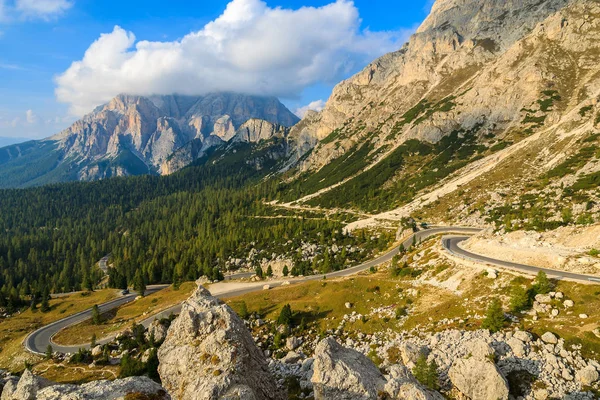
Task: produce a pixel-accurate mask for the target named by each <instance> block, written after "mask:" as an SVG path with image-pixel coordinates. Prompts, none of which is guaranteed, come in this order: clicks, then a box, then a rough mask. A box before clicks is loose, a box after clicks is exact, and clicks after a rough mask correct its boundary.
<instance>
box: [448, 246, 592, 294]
mask: <svg viewBox="0 0 600 400" xmlns="http://www.w3.org/2000/svg"><path fill="white" fill-rule="evenodd" d="M468 238H469V236H450V237H444V238H442V245H443V246H444V248H445V249H446V250H448V251H449V252H450V253H452V254H454V255H456V256H458V257H460V258H463V259H466V260H470V261H475V262H479V263H484V264H490V265H495V266H499V267H502V268H508V269H511V270H515V271H518V272H522V273H525V274H528V275H537V273H538V272H540V271H544V272H545V273H546V275H548V276H549V277H552V278H555V279H568V280H573V281H577V282H595V283H600V277H597V276H593V275H584V274H576V273H572V272H566V271H557V270H554V269H548V268H538V267H532V266H531V265H525V264H519V263H514V262H510V261H502V260H496V259H494V258H490V257H486V256H482V255H479V254H475V253H471V252H469V251H466V250H463V249H461V248H460V247H459V246H458V244H459V243H460V242H463V241H465V240H467V239H468Z"/></svg>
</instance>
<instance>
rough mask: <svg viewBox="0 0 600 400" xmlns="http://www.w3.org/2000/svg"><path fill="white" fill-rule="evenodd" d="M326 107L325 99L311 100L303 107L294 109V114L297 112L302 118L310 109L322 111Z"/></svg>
mask: <svg viewBox="0 0 600 400" xmlns="http://www.w3.org/2000/svg"><path fill="white" fill-rule="evenodd" d="M324 108H325V101H324V100H316V101H312V102H310V103H309V104H307V105H305V106H303V107H300V108H297V109H296V111H294V114H296V115H297V116H299V117H300V118H304V116H305V115H306V112H307V111H309V110H311V111H321V110H323V109H324Z"/></svg>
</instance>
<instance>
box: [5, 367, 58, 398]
mask: <svg viewBox="0 0 600 400" xmlns="http://www.w3.org/2000/svg"><path fill="white" fill-rule="evenodd" d="M51 385H54V383H53V382H51V381H49V380H48V379H45V378H42V377H40V376H36V375H34V374H32V373H31V371H30V370H28V369H26V370H25V371H24V372H23V375H21V378H20V379H19V380H18V382H16V381H15V380H8V382H6V383H5V385H4V388H3V389H2V397H0V398H1V399H2V400H36V399H38V398H39V395H38V392H39V391H41V390H42V389H43V388H45V387H48V386H51Z"/></svg>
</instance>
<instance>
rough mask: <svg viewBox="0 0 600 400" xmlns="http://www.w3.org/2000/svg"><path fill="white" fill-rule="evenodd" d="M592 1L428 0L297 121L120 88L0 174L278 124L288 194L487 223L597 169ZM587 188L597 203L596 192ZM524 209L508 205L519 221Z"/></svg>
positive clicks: (137, 165)
mask: <svg viewBox="0 0 600 400" xmlns="http://www.w3.org/2000/svg"><path fill="white" fill-rule="evenodd" d="M598 16H600V10H599V5H598V3H597V2H594V1H576V0H513V1H504V0H488V1H484V2H481V1H475V0H438V1H436V2H435V4H434V6H433V9H432V12H431V14H430V15H429V17H428V18H427V19H426V20H425V21H424V22H423V24H422V25H421V26H420V27H419V29H418V30H417V32H416V33H415V34H414V35H413V36H412V37H411V38H410V40H409V42H408V43H406V44H405V45H404V46H403V47H402V48H401V49H399V50H398V51H396V52H393V53H390V54H386V55H384V56H383V57H381V58H379V59H377V60H375V61H373V62H372V63H371V64H369V65H368V66H367V67H366V68H365V69H364V70H362V71H361V72H359V73H358V74H356V75H355V76H353V77H351V78H350V79H348V80H346V81H343V82H341V83H340V84H338V85H337V86H336V87H335V88H334V90H333V93H332V95H331V97H330V98H329V100H328V102H327V104H326V106H325V108H324V109H323V111H321V112H314V111H309V112H308V113H307V114H306V116H305V117H304V118H303V119H302V120H301V121H298V119H297V117H296V116H295V115H294V114H292V113H291V112H290V111H289V110H287V109H286V108H285V107H284V106H283V105H282V104H281V103H280V102H279V101H278V100H277V99H275V98H263V97H255V96H245V95H238V94H230V93H229V94H223V93H221V94H211V95H207V96H201V97H185V96H176V95H174V96H151V97H142V96H128V95H121V96H118V97H116V98H115V99H113V100H112V101H111V102H110V103H108V104H106V105H104V106H102V107H99V108H98V109H96V110H94V112H92V113H91V114H89V115H88V116H86V117H84V118H83V119H82V120H80V121H78V122H76V123H75V124H74V125H73V126H72V127H70V128H69V129H67V130H65V131H64V132H61V133H60V134H58V135H56V136H54V137H52V138H49V139H47V140H43V141H37V142H28V143H25V144H21V145H16V146H10V147H6V148H3V149H0V187H8V186H11V187H22V186H31V185H40V184H43V183H48V182H58V181H65V180H93V179H99V178H106V177H110V176H120V175H137V174H143V173H153V174H171V173H173V172H175V171H178V170H180V169H181V168H184V167H185V166H187V165H190V164H192V163H194V162H195V161H196V160H198V159H199V158H202V157H203V156H204V155H206V154H208V152H209V151H208V150H209V149H214V148H216V147H222V148H230V149H231V150H232V151H231V152H230V153H227V151H226V152H225V154H233V153H234V152H235V151H234V150H233V148H234V147H235V146H236V144H237V143H240V142H246V143H251V145H256V143H257V142H263V144H262V145H261V146H262V147H263V148H264V147H265V146H267V147H268V146H269V143H271V142H270V139H273V138H282V139H284V140H282V141H275V142H274V144H275V145H276V146H278V147H276V148H275V153H274V154H272V158H273V159H275V158H276V159H277V161H278V162H277V163H276V164H269V165H270V168H273V170H272V171H270V173H272V174H277V173H279V174H280V175H279V178H278V179H279V180H280V181H281V182H282V183H283V185H284V186H283V187H284V188H285V190H284V193H282V195H281V196H280V197H281V198H282V199H283V200H285V201H294V202H297V203H299V204H305V205H307V206H311V207H312V206H320V207H325V208H330V207H335V208H342V209H358V210H361V211H364V212H369V213H371V214H373V215H374V217H373V218H372V219H371V220H370V221H369V222H368V223H372V222H374V221H379V220H382V219H384V220H385V219H392V220H397V219H400V218H405V217H407V216H410V215H413V216H420V217H422V218H430V219H432V220H447V219H450V220H460V221H471V222H473V223H475V222H477V223H482V224H483V223H486V221H487V222H489V221H497V220H498V218H505V217H506V210H505V209H503V207H505V206H506V204H509V203H513V204H519V205H520V206H523V207H525V206H527V207H532V204H529V203H528V201H527V196H526V195H527V194H529V195H530V196H538V195H539V193H540V192H543V191H545V192H546V195H547V196H550V197H552V196H554V198H555V199H556V200H555V201H554V202H552V203H547V204H545V205H543V207H542V206H541V207H542V208H543V210H544V215H545V220H546V221H558V220H560V219H561V212H562V209H563V208H564V207H565V206H569V205H570V204H572V203H573V201H574V200H573V199H572V198H565V197H564V195H563V194H562V193H563V189H564V188H565V187H567V188H569V187H572V186H573V185H576V186H575V187H576V188H577V187H579V186H582V185H583V186H585V185H584V184H583V183H580V184H579V186H577V182H580V181H582V180H583V181H585V180H586V179H587V180H588V181H594V179H596V178H595V176H596V175H595V174H599V173H600V165H598V164H597V163H596V162H595V160H596V158H595V156H594V152H592V151H590V150H589V148H590V146H596V145H597V144H598V143H596V141H597V139H596V138H597V137H596V136H595V133H596V131H597V129H598V125H599V124H600V110H599V109H598V105H597V102H598V99H599V98H600V68H599V64H598V62H597V61H598V56H599V55H600V47H599V44H598V43H600V42H599V41H598V39H599V38H600V27H599V21H600V18H597V17H598ZM221 159H222V158H221ZM33 161H35V162H33ZM217 161H218V160H217ZM247 164H250V165H254V166H255V167H257V166H258V167H260V166H259V165H258V164H260V162H258V164H257V161H256V160H249V161H248V163H247ZM557 168H558V169H557ZM271 176H277V175H271ZM588 186H589V185H588ZM592 189H593V188H592ZM569 190H571V192H573V189H569ZM586 190H587V191H588V192H589V191H590V190H591V189H590V188H586ZM577 191H579V189H577ZM464 193H469V196H465V195H464ZM522 193H524V194H525V195H523V196H522V195H521V194H522ZM584 197H585V203H586V205H585V206H584V207H583V206H582V207H583V210H584V211H582V212H586V213H593V212H594V210H595V209H596V208H595V207H597V206H595V204H598V203H600V199H596V196H595V195H593V193H587V194H585V196H583V195H578V197H577V198H578V199H580V200H581V202H584V201H583V200H582V199H583V198H584ZM596 200H598V201H596ZM577 201H579V200H577ZM527 204H529V205H527ZM512 214H513V217H514V216H516V215H514V213H512ZM525 214H527V213H525ZM525 214H523V213H521V214H520V216H519V218H515V221H516V220H517V219H521V220H522V221H521V223H522V224H523V223H524V224H526V223H530V222H527V221H531V220H532V218H529V216H527V215H525ZM523 221H525V222H523Z"/></svg>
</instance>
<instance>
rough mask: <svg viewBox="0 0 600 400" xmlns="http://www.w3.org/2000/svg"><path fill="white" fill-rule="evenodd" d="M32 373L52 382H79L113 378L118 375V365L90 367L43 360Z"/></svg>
mask: <svg viewBox="0 0 600 400" xmlns="http://www.w3.org/2000/svg"><path fill="white" fill-rule="evenodd" d="M33 373H34V374H36V375H40V376H43V377H44V378H46V379H50V380H51V381H53V382H59V383H74V384H81V383H86V382H91V381H95V380H98V379H115V378H117V377H118V376H119V366H118V365H103V366H97V367H92V368H90V367H89V366H87V365H70V364H66V363H62V364H56V363H54V362H52V361H44V362H41V363H39V364H37V365H36V366H35V367H34V368H33Z"/></svg>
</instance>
